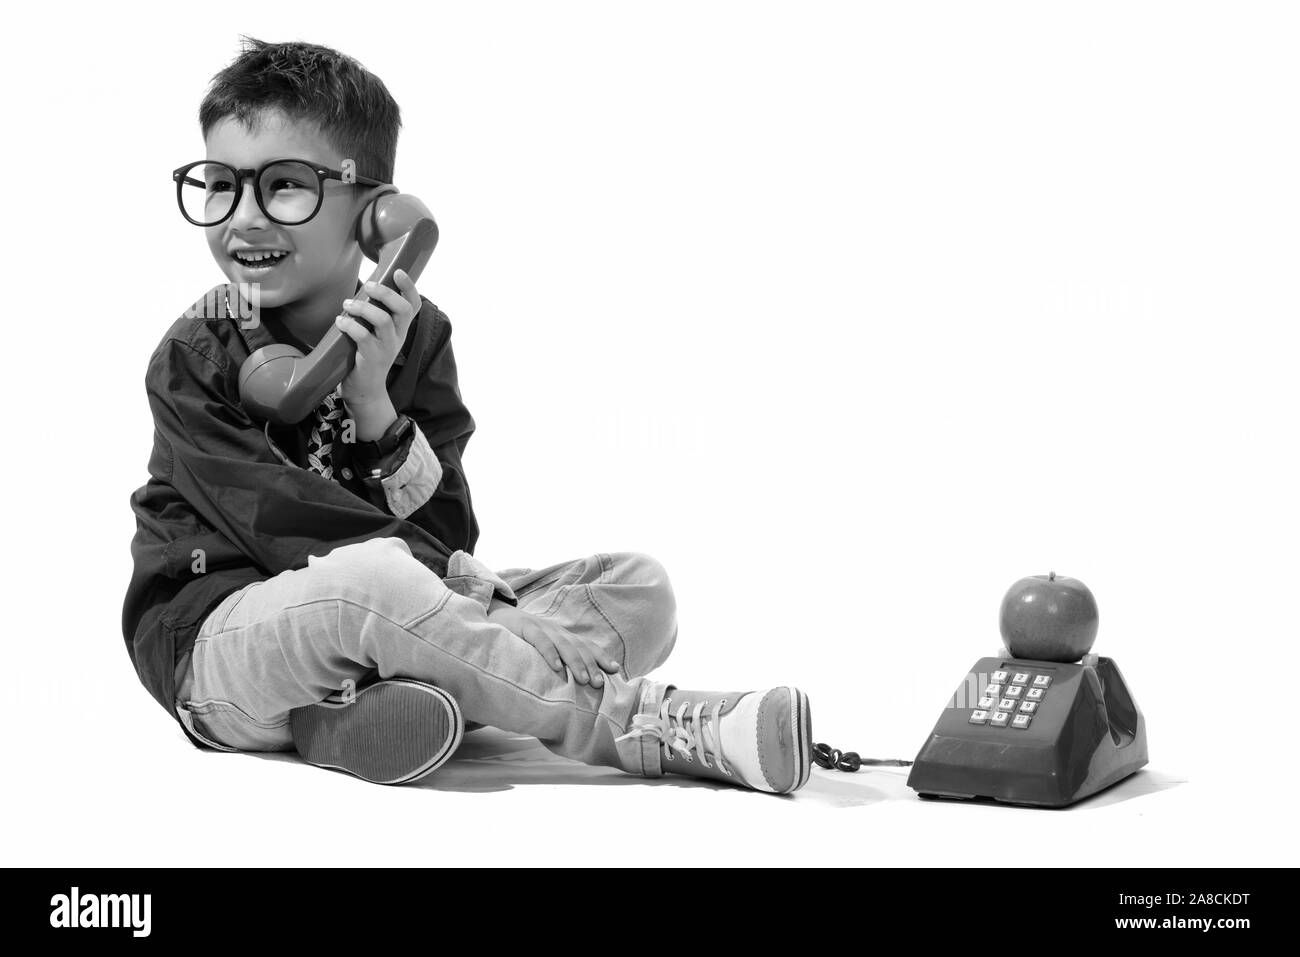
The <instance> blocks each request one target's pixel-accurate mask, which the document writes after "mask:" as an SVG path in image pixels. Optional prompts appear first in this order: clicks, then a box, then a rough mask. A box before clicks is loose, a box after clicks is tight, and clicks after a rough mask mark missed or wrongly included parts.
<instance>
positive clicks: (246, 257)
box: [235, 250, 289, 263]
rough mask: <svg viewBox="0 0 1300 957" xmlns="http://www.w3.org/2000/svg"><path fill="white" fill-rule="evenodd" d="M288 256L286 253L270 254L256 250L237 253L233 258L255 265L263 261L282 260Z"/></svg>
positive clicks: (266, 251) (269, 252)
mask: <svg viewBox="0 0 1300 957" xmlns="http://www.w3.org/2000/svg"><path fill="white" fill-rule="evenodd" d="M287 255H289V254H288V253H286V252H279V251H277V252H271V251H270V250H257V251H256V252H237V253H235V258H236V259H238V260H240V261H242V262H249V263H256V262H261V261H262V260H264V259H283V258H284V257H285V256H287Z"/></svg>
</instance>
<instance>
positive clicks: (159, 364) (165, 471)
mask: <svg viewBox="0 0 1300 957" xmlns="http://www.w3.org/2000/svg"><path fill="white" fill-rule="evenodd" d="M359 286H360V284H359V283H358V288H359ZM214 293H215V295H214ZM227 294H229V295H230V297H231V298H234V296H235V293H234V290H233V287H231V286H221V287H217V288H216V289H215V290H214V291H213V292H210V293H208V294H206V295H205V297H204V299H202V300H200V301H199V302H197V303H195V304H194V306H192V307H191V308H190V309H187V310H186V314H185V315H182V317H181V318H180V319H177V320H176V321H175V322H174V323H173V324H172V326H171V328H170V329H168V330H167V332H166V334H165V335H163V337H162V340H161V342H160V343H159V344H158V347H157V348H156V349H155V350H154V352H153V355H152V356H151V357H150V359H149V366H148V371H147V374H146V376H145V391H146V393H147V395H148V399H149V406H150V408H151V410H152V412H153V418H154V435H153V452H152V454H151V455H150V457H149V480H148V482H147V483H146V484H145V485H143V486H142V487H141V488H139V489H138V490H137V491H136V492H134V493H133V494H132V495H131V508H132V510H133V511H134V512H135V515H136V534H135V538H134V539H133V540H132V542H131V557H132V559H133V562H134V570H133V573H132V575H131V581H130V584H129V585H128V587H127V592H126V598H125V601H124V603H123V608H122V632H123V635H124V637H125V639H126V648H127V653H128V654H129V655H130V657H131V661H132V663H133V664H134V665H135V669H136V673H137V674H138V675H139V678H140V681H141V682H142V683H143V684H144V686H145V688H147V689H148V691H149V693H150V694H151V695H153V697H154V698H155V699H156V700H157V701H158V703H159V704H161V705H162V706H163V707H164V708H165V709H166V710H167V712H168V713H169V714H171V715H172V717H173V718H175V719H176V720H177V723H178V724H179V723H180V720H179V717H178V716H177V714H176V711H175V705H174V699H175V694H176V689H175V667H176V662H177V661H178V660H179V658H180V656H181V655H182V654H184V653H185V652H186V651H188V650H189V649H190V648H192V646H193V643H194V637H195V633H196V632H197V631H198V629H199V627H200V625H201V624H202V622H203V619H204V618H205V617H206V616H207V614H208V613H209V612H210V611H211V610H212V609H213V608H214V607H215V606H216V605H217V604H219V603H220V602H221V600H222V599H223V598H225V597H226V596H227V595H229V594H230V593H231V592H233V591H236V590H237V589H239V588H242V587H244V586H245V585H247V584H249V583H250V582H254V581H261V580H264V579H266V578H270V577H272V576H274V575H278V574H279V573H280V572H282V571H286V570H289V569H298V568H304V567H306V565H307V558H308V556H310V555H316V556H324V555H326V554H328V553H329V552H330V551H331V550H332V549H334V548H337V547H339V546H341V545H347V544H351V543H354V542H361V541H366V540H368V539H371V538H375V537H386V536H394V537H397V538H400V539H402V540H403V541H405V542H406V544H407V545H408V546H409V547H410V549H411V553H412V554H413V555H414V556H415V558H416V559H418V560H419V561H420V562H422V563H423V564H424V565H426V566H427V567H428V568H429V569H431V570H432V571H433V572H434V573H435V574H437V575H438V576H439V577H440V578H445V577H446V576H447V574H448V559H449V558H450V557H451V556H452V554H453V553H454V552H456V551H458V550H463V551H464V552H466V553H470V554H472V553H473V550H474V546H475V543H476V542H477V541H478V534H479V528H478V522H477V521H476V519H475V517H474V509H473V505H472V503H471V501H470V492H469V485H468V484H467V483H466V481H465V472H464V469H463V467H462V465H461V456H462V454H463V453H464V451H465V446H466V444H467V443H468V442H469V438H470V436H471V435H473V434H474V428H475V425H474V419H473V418H472V417H471V416H470V413H469V410H468V409H467V408H466V407H465V405H464V403H463V402H462V401H461V396H460V388H459V385H458V383H457V380H456V360H455V357H454V356H453V354H452V348H451V322H450V320H449V319H448V318H447V316H446V315H445V314H444V313H443V312H442V310H440V309H439V308H438V307H437V306H435V305H434V304H433V303H431V302H429V301H428V300H427V299H425V300H424V301H423V302H424V305H423V308H422V309H421V310H420V312H419V314H418V315H417V316H416V318H415V320H414V321H412V323H411V326H410V330H409V331H408V334H407V339H406V342H405V344H404V345H403V348H402V351H401V354H400V355H399V356H398V357H397V359H396V360H395V361H394V363H393V367H392V369H391V370H390V371H389V376H388V392H389V395H390V397H391V398H392V401H393V405H394V406H395V407H396V409H397V411H398V412H399V413H405V414H406V415H408V416H410V417H411V418H412V419H413V420H414V421H415V423H416V424H417V425H418V426H419V428H420V429H421V430H422V431H423V432H424V435H425V437H426V438H427V439H428V442H429V445H430V446H432V448H433V451H434V453H435V455H436V457H437V459H438V461H439V463H440V464H441V466H442V470H443V472H442V478H441V480H440V481H439V484H438V487H437V490H436V491H435V492H434V493H433V495H432V497H431V498H430V499H429V500H428V501H427V502H425V504H424V505H422V506H420V507H419V508H418V509H417V510H416V511H414V512H412V513H411V514H410V515H408V516H407V517H406V518H399V517H397V516H396V515H394V514H393V512H392V511H391V510H390V509H389V507H388V505H387V503H386V501H385V496H384V493H383V489H382V488H381V487H380V485H379V481H378V479H375V478H370V479H367V478H365V476H369V475H371V472H372V467H373V466H375V465H376V464H377V463H375V462H373V461H369V460H367V459H366V456H365V455H363V454H362V453H361V451H360V446H357V445H351V444H343V443H338V442H336V443H335V448H334V456H335V466H336V477H335V479H326V478H323V477H322V476H321V475H320V474H318V473H316V472H312V471H309V470H308V469H307V468H305V466H306V464H307V463H306V450H307V436H308V433H309V431H310V429H311V426H312V424H313V419H314V417H313V416H308V417H307V419H305V420H304V421H303V422H302V423H300V424H299V425H297V426H292V427H287V428H277V427H275V426H272V425H270V424H269V423H266V422H265V421H263V420H260V419H258V418H253V417H250V415H249V413H247V412H246V411H245V410H244V408H243V406H242V405H241V404H240V401H239V369H240V365H241V363H242V362H243V360H244V359H245V358H247V357H248V355H249V354H250V353H251V352H253V351H254V350H256V349H259V348H261V347H262V346H265V345H270V344H272V343H274V342H288V343H290V344H292V345H296V346H298V347H299V348H301V349H303V351H306V349H305V348H304V347H303V345H302V343H300V342H298V341H296V340H295V339H294V337H293V336H292V335H291V334H289V333H288V331H287V330H286V329H285V327H284V326H283V325H282V324H281V323H280V322H279V321H278V320H277V319H276V317H275V310H274V309H263V310H262V314H261V322H260V324H259V325H256V326H254V327H252V328H247V329H246V328H242V325H243V323H242V322H241V320H240V318H239V317H238V316H232V315H229V314H227V311H226V309H224V308H217V309H213V308H212V304H213V303H214V301H215V302H218V303H225V302H228V301H229V300H227V299H226V298H225V297H226V295H227ZM236 301H238V300H236ZM190 315H196V316H197V318H189V316H190ZM409 446H410V441H409V439H408V441H407V442H406V444H405V447H406V448H409ZM396 454H397V455H404V454H405V449H403V450H399V452H398V453H396ZM389 459H390V461H388V462H385V463H378V464H381V465H382V466H383V474H389V471H390V470H391V466H392V461H391V459H392V456H390V457H389ZM345 476H346V478H345ZM457 564H458V565H459V564H460V561H459V559H458V560H457ZM457 571H458V572H459V571H460V569H459V568H458V569H457ZM506 591H507V592H508V589H506ZM502 597H503V598H505V599H506V600H507V601H510V602H512V603H513V600H514V596H513V595H512V594H503V595H502ZM181 727H182V728H184V725H183V724H182V725H181ZM186 734H187V735H188V732H186ZM193 740H194V739H193V738H191V741H193ZM194 743H195V744H196V745H197V744H198V742H194Z"/></svg>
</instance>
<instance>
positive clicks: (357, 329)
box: [334, 316, 370, 346]
mask: <svg viewBox="0 0 1300 957" xmlns="http://www.w3.org/2000/svg"><path fill="white" fill-rule="evenodd" d="M334 325H336V326H338V327H339V328H340V329H342V330H343V334H344V335H346V336H347V337H348V338H350V339H351V340H352V341H353V342H355V343H356V344H357V345H358V346H359V345H361V344H362V343H363V342H365V341H366V340H367V339H369V338H370V333H369V332H368V331H366V329H365V327H363V326H362V325H361V323H359V322H357V321H356V320H355V319H353V318H352V317H351V316H339V317H338V318H336V319H335V320H334Z"/></svg>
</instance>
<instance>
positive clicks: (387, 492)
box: [366, 428, 442, 518]
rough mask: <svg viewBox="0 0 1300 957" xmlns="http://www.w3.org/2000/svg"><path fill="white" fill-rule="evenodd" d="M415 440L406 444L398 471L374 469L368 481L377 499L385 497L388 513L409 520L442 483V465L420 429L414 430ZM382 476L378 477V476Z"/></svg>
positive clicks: (367, 483)
mask: <svg viewBox="0 0 1300 957" xmlns="http://www.w3.org/2000/svg"><path fill="white" fill-rule="evenodd" d="M411 432H412V437H411V440H410V442H409V443H406V454H405V457H404V458H403V459H402V460H401V462H400V464H398V465H397V466H396V468H392V469H391V471H389V472H387V474H385V473H384V470H383V468H374V469H373V470H372V471H371V474H370V475H369V476H368V477H367V478H366V485H368V486H369V487H370V488H371V490H372V492H374V493H375V495H376V497H378V496H379V495H381V494H382V497H383V501H384V502H386V503H387V505H388V510H389V511H391V512H392V513H393V514H394V515H396V516H397V517H398V518H407V517H408V516H410V515H413V514H414V513H415V512H416V511H417V510H418V509H420V508H422V507H423V506H424V504H425V503H426V502H428V501H429V499H431V498H433V493H434V492H436V491H437V490H438V484H439V483H440V482H441V481H442V463H441V462H439V461H438V456H437V455H435V454H434V451H433V446H431V445H430V444H429V440H428V438H427V437H426V436H425V434H424V432H423V431H422V430H421V429H419V428H412V429H411ZM376 472H378V473H380V474H378V475H376V474H374V473H376Z"/></svg>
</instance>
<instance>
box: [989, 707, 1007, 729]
mask: <svg viewBox="0 0 1300 957" xmlns="http://www.w3.org/2000/svg"><path fill="white" fill-rule="evenodd" d="M1009 717H1011V716H1010V715H1009V714H1007V713H1006V712H1005V711H994V712H993V717H991V718H989V724H991V725H993V727H995V728H1005V727H1006V726H1007V718H1009Z"/></svg>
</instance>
